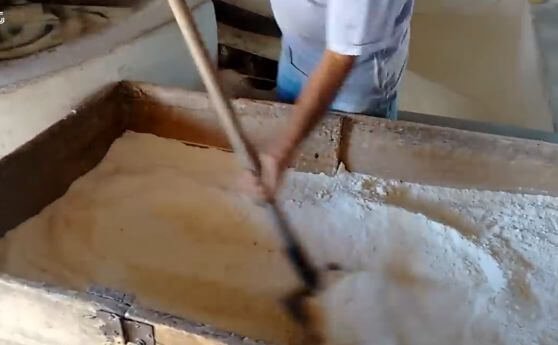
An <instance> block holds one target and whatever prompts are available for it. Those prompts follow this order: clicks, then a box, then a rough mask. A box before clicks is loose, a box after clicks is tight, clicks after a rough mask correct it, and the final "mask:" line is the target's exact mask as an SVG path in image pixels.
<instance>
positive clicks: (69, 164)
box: [0, 87, 124, 237]
mask: <svg viewBox="0 0 558 345" xmlns="http://www.w3.org/2000/svg"><path fill="white" fill-rule="evenodd" d="M111 91H112V87H109V88H107V89H106V90H104V91H103V92H101V93H100V94H98V95H97V96H95V97H94V98H93V99H91V100H89V101H86V102H85V103H84V105H83V106H81V107H80V108H78V109H77V110H76V112H75V113H73V114H70V115H68V116H67V117H66V118H65V119H63V120H61V121H59V122H57V123H55V124H54V125H52V126H51V127H49V128H48V129H46V130H45V131H43V132H42V133H41V134H39V135H38V136H37V137H35V138H34V139H33V140H32V141H30V142H28V143H27V144H25V145H23V146H22V147H20V148H19V149H17V150H16V151H14V152H13V153H11V154H9V155H7V156H5V157H3V158H2V159H0V191H2V192H1V193H0V237H1V236H2V235H4V233H5V232H6V231H8V230H10V229H12V228H14V227H15V226H17V225H18V224H20V223H21V222H23V221H25V220H26V219H28V218H30V217H32V216H34V215H35V214H37V213H39V212H40V211H41V210H42V209H43V208H44V207H45V206H47V205H48V204H50V203H51V202H53V201H54V200H56V199H57V198H58V197H60V196H62V195H63V194H64V193H65V192H66V190H67V189H68V187H69V186H70V184H71V183H72V182H73V181H74V180H75V179H77V178H78V177H79V176H81V175H83V174H85V173H86V172H87V171H89V170H91V169H92V168H93V167H94V166H95V165H97V163H98V162H99V161H100V160H101V159H102V158H103V156H104V155H105V153H106V152H107V150H108V149H109V147H110V145H111V144H112V142H113V141H114V139H115V138H117V137H118V136H120V135H121V134H122V132H123V130H124V121H123V119H122V118H119V117H118V115H119V114H120V111H119V104H118V102H116V101H115V99H114V97H115V96H116V95H115V94H112V93H111Z"/></svg>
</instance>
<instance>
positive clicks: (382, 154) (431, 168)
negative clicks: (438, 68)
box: [340, 116, 558, 195]
mask: <svg viewBox="0 0 558 345" xmlns="http://www.w3.org/2000/svg"><path fill="white" fill-rule="evenodd" d="M340 156H341V158H340V159H341V160H342V161H343V162H344V163H345V165H346V167H347V168H348V169H349V170H350V171H354V172H359V173H364V174H370V175H374V176H378V177H382V178H386V179H400V180H404V181H409V182H416V183H421V184H429V185H437V186H448V187H457V188H474V189H486V190H497V191H512V192H525V193H541V194H551V195H558V145H556V144H552V143H546V142H542V141H534V140H526V139H518V138H510V137H504V136H497V135H490V134H484V133H476V132H470V131H463V130H457V129H452V128H443V127H437V126H430V125H423V124H416V123H409V122H402V121H397V122H392V121H387V120H383V119H375V118H369V117H365V116H351V117H350V118H347V119H346V120H345V123H344V129H343V136H342V144H341V153H340Z"/></svg>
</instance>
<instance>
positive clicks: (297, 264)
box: [168, 0, 320, 321]
mask: <svg viewBox="0 0 558 345" xmlns="http://www.w3.org/2000/svg"><path fill="white" fill-rule="evenodd" d="M168 2H169V5H170V7H171V10H172V12H173V14H174V17H175V19H176V22H177V23H178V26H179V27H180V31H181V32H182V36H183V37H184V40H185V42H186V45H187V46H188V48H189V49H190V53H191V55H192V58H193V59H194V63H195V64H196V66H197V68H198V70H199V73H200V76H201V78H202V80H203V82H204V84H205V87H206V89H207V92H208V94H209V97H210V99H211V102H212V103H213V105H214V107H215V110H216V111H217V115H218V116H219V120H220V122H221V126H222V127H223V129H224V131H225V133H226V134H227V137H228V138H229V141H230V143H231V145H232V147H233V150H234V152H235V154H236V156H237V157H238V159H239V160H240V162H241V164H242V165H243V167H244V168H246V169H248V170H250V171H251V172H252V173H254V174H255V175H256V176H258V177H259V176H260V164H259V159H258V157H257V154H256V151H255V150H254V148H253V147H252V146H251V145H250V144H249V141H248V139H247V137H246V135H245V134H244V132H243V130H242V128H241V126H240V123H239V121H238V118H237V116H236V114H235V112H234V109H233V107H232V105H231V103H230V101H229V100H228V98H227V97H226V96H225V93H224V91H223V88H222V87H221V84H220V83H219V80H218V78H217V72H216V69H215V67H214V65H213V63H212V62H211V59H210V57H209V54H208V52H207V49H205V45H204V44H203V42H202V39H201V35H200V34H199V32H198V30H197V27H196V26H195V24H194V19H193V17H192V14H191V12H190V9H189V8H188V5H187V4H186V0H168ZM266 208H267V209H268V211H269V213H270V215H271V217H272V219H273V220H274V223H275V226H276V227H277V229H278V230H279V232H280V233H281V235H282V237H283V241H284V245H285V248H284V249H285V254H286V255H287V257H288V258H289V260H290V261H291V264H292V265H293V267H294V268H295V270H296V272H297V274H298V275H299V277H300V278H301V280H302V282H303V283H304V286H305V289H304V291H305V292H304V293H300V292H299V293H297V294H296V295H293V296H291V297H293V298H294V297H296V296H298V297H300V298H303V297H305V296H307V295H313V294H314V293H315V292H316V291H317V290H318V289H319V288H320V281H319V274H318V271H317V270H316V268H315V267H314V266H313V265H312V264H311V263H310V261H309V260H308V257H307V255H306V253H305V252H304V250H303V248H302V246H301V245H300V242H299V241H298V238H297V237H296V235H295V233H294V232H293V231H292V229H291V227H290V226H289V223H288V221H287V218H286V217H285V215H284V213H283V212H282V210H281V209H280V208H279V207H278V205H277V204H276V202H275V201H274V200H269V201H267V204H266ZM299 302H300V301H297V300H296V298H295V300H294V301H293V299H292V298H291V299H290V300H289V303H288V306H289V309H290V310H291V312H292V313H293V314H298V315H293V316H295V317H296V318H297V319H299V320H300V319H304V318H305V316H304V315H300V314H301V313H302V311H301V310H296V309H298V307H299V306H297V304H298V303H299ZM293 304H294V305H293ZM293 309H294V310H293ZM303 321H304V320H303Z"/></svg>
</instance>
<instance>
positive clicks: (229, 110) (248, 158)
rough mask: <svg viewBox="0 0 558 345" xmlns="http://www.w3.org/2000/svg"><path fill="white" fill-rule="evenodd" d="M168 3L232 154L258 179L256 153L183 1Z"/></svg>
mask: <svg viewBox="0 0 558 345" xmlns="http://www.w3.org/2000/svg"><path fill="white" fill-rule="evenodd" d="M168 1H169V5H170V8H171V10H172V13H173V15H174V18H175V19H176V22H177V23H178V26H179V27H180V31H181V32H182V36H183V37H184V40H185V41H186V45H187V46H188V48H189V49H190V54H191V55H192V58H193V59H194V63H195V64H196V66H197V67H198V70H199V73H200V76H201V78H202V80H203V83H204V84H205V87H206V89H207V93H208V94H209V97H210V99H211V102H212V103H213V105H214V106H215V110H216V111H217V115H218V116H219V120H220V121H221V125H222V127H223V129H224V130H225V133H226V134H227V137H228V138H229V141H230V143H231V146H232V148H233V150H234V152H235V153H236V155H237V157H238V158H239V159H240V162H241V164H242V166H243V167H244V168H245V169H248V170H250V171H252V172H254V173H255V174H256V175H258V176H259V172H260V164H259V159H258V157H257V155H256V151H255V150H254V149H253V148H252V146H251V145H250V144H249V142H248V140H247V138H246V135H245V134H244V132H243V131H242V128H241V127H240V123H239V122H238V118H237V116H236V114H235V113H234V109H233V107H232V105H231V102H230V101H229V99H228V98H227V97H226V96H225V93H224V91H223V88H222V87H221V84H220V83H219V80H218V77H217V71H216V69H215V67H214V66H213V63H212V62H211V58H210V57H209V53H208V52H207V49H205V45H204V44H203V42H202V39H201V35H200V33H199V32H198V29H197V27H196V25H195V24H194V19H193V17H192V13H191V12H190V9H189V7H188V5H187V4H186V0H168Z"/></svg>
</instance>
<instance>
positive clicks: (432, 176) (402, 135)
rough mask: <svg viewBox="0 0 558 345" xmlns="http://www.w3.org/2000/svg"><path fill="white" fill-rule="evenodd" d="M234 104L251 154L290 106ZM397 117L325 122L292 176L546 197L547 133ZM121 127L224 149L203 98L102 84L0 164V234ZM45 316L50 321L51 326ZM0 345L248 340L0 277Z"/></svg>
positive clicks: (127, 304) (78, 171)
mask: <svg viewBox="0 0 558 345" xmlns="http://www.w3.org/2000/svg"><path fill="white" fill-rule="evenodd" d="M234 106H235V107H236V109H237V112H238V113H239V115H240V116H241V122H242V124H243V126H244V127H245V128H246V131H247V133H248V135H249V137H250V139H251V140H252V141H253V142H254V143H255V144H256V145H262V144H263V143H265V141H266V140H267V139H268V138H269V137H270V136H271V135H273V134H275V133H276V132H277V130H278V128H280V127H281V126H283V125H284V123H285V119H286V115H287V114H288V113H289V111H290V108H291V106H289V105H285V104H279V103H273V102H259V101H253V100H244V99H239V100H236V101H234ZM37 111H40V109H38V110H37ZM401 118H402V119H403V120H402V121H394V122H391V121H387V120H383V119H376V118H371V117H365V116H358V115H340V114H331V115H330V116H328V117H326V118H325V120H324V121H323V122H322V123H321V124H320V126H319V127H318V128H317V129H316V130H315V131H314V132H313V133H312V135H311V137H310V138H309V139H308V140H307V141H306V142H305V144H304V147H303V148H302V149H301V150H300V154H299V156H298V159H297V160H296V162H295V163H294V168H295V169H297V170H300V171H307V172H313V173H318V172H323V173H326V174H334V173H335V171H336V170H337V169H338V167H339V165H340V164H341V163H342V164H344V165H345V167H346V168H347V169H348V170H350V171H353V172H359V173H364V174H370V175H374V176H377V177H381V178H387V179H399V180H404V181H408V182H418V183H422V184H430V185H438V186H451V187H456V188H475V189H486V190H503V191H511V192H522V193H537V194H548V195H558V145H557V144H555V143H553V142H557V141H558V140H557V138H556V137H555V136H554V135H551V134H549V133H538V132H532V131H521V130H518V129H513V128H501V127H497V126H496V127H495V126H483V125H481V124H475V123H468V122H462V121H452V120H448V119H444V118H434V117H428V116H424V115H417V114H402V115H401ZM412 121H422V122H429V123H430V124H424V123H417V122H412ZM436 121H438V122H436ZM436 123H437V124H440V125H444V126H440V125H435V124H436ZM448 126H453V127H459V128H451V127H448ZM460 128H461V129H460ZM464 128H465V129H467V130H464ZM127 129H129V130H133V131H137V132H146V133H153V134H156V135H158V136H162V137H168V138H174V139H179V140H182V141H186V142H191V143H196V144H200V145H207V146H215V147H219V148H224V149H227V148H228V143H227V140H226V138H225V136H224V133H223V132H222V131H221V129H220V127H219V123H218V121H217V117H216V116H215V113H214V111H213V109H212V107H211V105H210V103H209V101H208V98H207V96H206V95H205V94H204V93H195V92H188V91H184V90H180V89H170V88H163V87H159V86H155V85H148V84H143V83H131V82H121V83H119V84H117V85H113V86H110V87H108V88H106V89H105V90H103V91H102V92H100V93H99V94H97V95H94V96H93V97H92V98H91V99H89V100H86V101H85V102H84V103H83V104H82V105H81V106H80V107H79V108H78V109H76V111H75V112H73V113H72V114H69V115H68V116H67V117H66V118H65V119H64V120H61V121H59V122H58V123H56V124H54V125H52V126H51V127H50V128H48V129H47V130H45V131H44V132H43V133H41V134H40V135H38V136H37V137H35V138H34V139H33V140H31V141H30V142H28V143H27V144H25V145H23V146H22V147H20V148H19V149H18V150H16V151H15V152H13V153H11V154H9V155H8V156H6V157H4V158H3V159H1V160H0V237H1V236H3V235H4V234H5V233H6V232H8V231H9V230H10V229H13V228H14V227H16V226H17V225H19V224H20V223H22V222H24V221H25V220H26V219H28V218H30V217H33V216H34V215H36V214H37V213H39V212H40V211H41V210H42V209H43V208H44V207H45V206H47V205H49V204H50V203H52V202H53V201H54V200H56V199H57V198H59V197H60V196H62V195H63V194H64V193H65V192H66V190H67V189H68V187H69V186H70V185H71V184H72V182H73V181H75V180H76V179H77V178H79V177H80V176H81V175H83V174H85V173H87V172H88V171H89V170H91V169H92V168H94V167H95V166H96V165H97V164H98V163H99V162H100V161H101V160H102V159H103V157H104V155H105V154H106V152H107V150H108V149H109V147H110V146H111V144H112V142H113V141H114V140H115V139H117V138H118V137H119V136H120V135H122V133H123V132H124V131H125V130H127ZM479 131H483V132H493V133H498V134H493V133H492V134H491V133H480V132H479ZM501 134H513V135H516V134H517V135H520V136H524V137H529V138H530V139H525V138H517V137H511V136H506V135H501ZM0 255H1V253H0ZM53 314H56V315H58V316H60V317H56V318H52V317H51V316H52V315H53ZM0 343H2V344H6V343H7V344H72V345H73V344H103V343H104V344H127V343H132V344H137V345H140V344H141V345H151V344H164V345H174V344H181V345H184V344H250V343H257V342H255V341H252V340H250V339H247V338H245V337H243V336H242V335H236V334H231V333H230V332H226V331H223V330H219V329H216V328H214V327H212V326H210V325H203V324H199V323H196V322H192V321H189V320H185V319H182V318H179V317H176V316H173V315H169V314H166V313H165V312H164V311H162V310H161V311H154V310H148V309H146V308H143V307H142V306H141V305H140V304H138V303H136V302H135V301H134V297H133V296H132V295H129V294H126V293H125V292H119V291H113V290H110V289H107V288H105V287H100V286H92V287H91V288H90V289H89V290H88V291H79V292H77V291H69V290H65V289H62V288H60V287H53V286H46V285H45V284H43V283H41V282H30V281H24V280H21V279H18V278H15V277H11V276H8V275H6V274H4V275H0Z"/></svg>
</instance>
